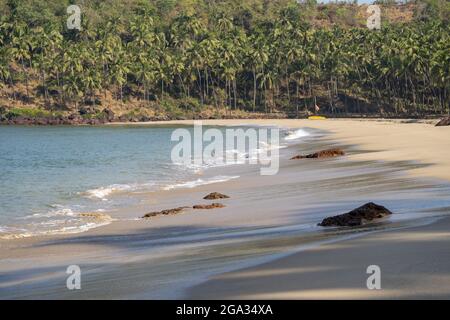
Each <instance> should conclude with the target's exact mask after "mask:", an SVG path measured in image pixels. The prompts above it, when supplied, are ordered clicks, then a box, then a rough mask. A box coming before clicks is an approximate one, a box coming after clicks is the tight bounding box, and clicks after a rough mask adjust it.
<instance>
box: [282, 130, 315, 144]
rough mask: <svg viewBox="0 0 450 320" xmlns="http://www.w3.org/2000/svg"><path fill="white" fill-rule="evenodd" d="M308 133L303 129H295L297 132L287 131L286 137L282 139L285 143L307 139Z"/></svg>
mask: <svg viewBox="0 0 450 320" xmlns="http://www.w3.org/2000/svg"><path fill="white" fill-rule="evenodd" d="M309 135H310V133H309V132H307V131H306V130H304V129H297V130H293V131H288V132H287V135H286V136H285V137H284V139H285V140H287V141H292V140H297V139H300V138H303V137H307V136H309Z"/></svg>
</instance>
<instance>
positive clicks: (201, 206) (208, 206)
mask: <svg viewBox="0 0 450 320" xmlns="http://www.w3.org/2000/svg"><path fill="white" fill-rule="evenodd" d="M223 207H225V205H223V204H221V203H212V204H197V205H195V206H193V207H192V208H194V209H215V208H223Z"/></svg>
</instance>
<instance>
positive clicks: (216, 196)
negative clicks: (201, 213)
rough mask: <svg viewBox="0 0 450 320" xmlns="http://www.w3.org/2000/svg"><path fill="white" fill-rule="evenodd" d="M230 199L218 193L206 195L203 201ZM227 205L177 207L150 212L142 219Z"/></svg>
mask: <svg viewBox="0 0 450 320" xmlns="http://www.w3.org/2000/svg"><path fill="white" fill-rule="evenodd" d="M227 198H229V196H227V195H225V194H222V193H218V192H212V193H210V194H208V195H206V196H205V197H203V199H206V200H215V199H227ZM224 207H225V205H224V204H222V203H217V202H214V203H211V204H196V205H194V206H192V207H177V208H173V209H166V210H161V211H154V212H149V213H146V214H145V215H144V216H142V218H144V219H146V218H153V217H157V216H168V215H175V214H179V213H182V212H183V211H184V210H185V209H191V208H192V209H203V210H204V209H217V208H224Z"/></svg>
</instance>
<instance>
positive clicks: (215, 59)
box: [0, 0, 450, 115]
mask: <svg viewBox="0 0 450 320" xmlns="http://www.w3.org/2000/svg"><path fill="white" fill-rule="evenodd" d="M260 2H261V3H264V1H262V0H261V1H260ZM20 3H21V2H20V1H17V0H15V1H13V0H10V1H7V3H6V4H7V6H8V10H9V13H8V15H2V16H1V18H0V83H1V84H0V86H1V88H2V91H3V96H5V95H7V96H8V99H12V100H13V101H17V100H24V101H27V99H30V97H36V96H37V97H39V98H40V99H43V100H44V101H45V105H46V106H48V107H49V108H50V107H51V108H62V109H64V108H65V109H71V108H78V107H80V106H82V105H83V104H85V103H86V102H87V101H90V102H92V103H94V104H95V103H96V101H101V99H102V97H103V96H106V95H108V94H109V95H112V97H113V99H114V100H115V101H117V102H118V103H127V101H129V100H130V99H132V98H133V99H138V100H139V101H141V102H142V103H143V104H144V105H145V104H146V103H149V106H150V105H151V104H150V102H152V101H156V102H158V103H164V102H165V101H171V102H173V101H195V102H196V103H197V104H198V105H200V106H204V105H207V106H215V107H217V108H220V107H226V108H228V109H230V110H235V109H243V110H247V111H258V112H276V111H284V112H294V111H298V110H299V109H300V110H314V107H315V106H316V105H319V106H320V108H321V112H325V113H331V114H339V113H341V114H342V113H349V112H360V113H367V112H374V113H379V112H387V113H391V114H394V115H404V114H409V115H423V114H439V113H447V112H449V105H450V72H449V68H450V27H449V24H448V21H445V20H442V19H415V20H413V21H410V22H408V23H401V24H386V23H384V24H383V27H382V29H381V30H369V29H367V28H364V27H349V26H341V25H332V26H330V27H324V28H319V27H316V26H313V25H312V24H311V23H310V22H309V21H308V20H307V19H305V18H304V17H305V12H307V11H305V10H306V9H307V7H308V6H310V5H311V4H310V3H303V4H298V3H297V2H296V1H286V2H285V3H284V2H283V5H280V6H279V7H277V9H276V11H274V12H273V14H272V15H271V16H270V17H266V18H265V19H250V18H249V17H247V16H245V15H244V16H243V18H242V19H236V17H233V15H232V14H230V13H227V12H226V11H224V10H216V11H214V10H211V9H208V10H209V11H205V12H206V13H205V12H202V11H201V10H197V12H193V13H192V12H191V13H188V12H177V14H176V15H174V16H172V17H171V18H170V19H168V20H165V19H164V16H163V15H162V13H161V11H158V10H155V9H154V8H148V7H147V6H139V5H138V6H137V7H136V9H134V10H133V11H132V12H131V13H129V14H128V15H127V16H126V17H125V19H124V17H121V16H120V15H119V16H109V17H107V18H105V19H104V20H102V21H97V22H96V23H95V24H94V23H92V22H91V21H90V19H89V16H87V15H86V14H82V17H81V22H82V24H81V30H68V29H67V27H66V24H65V22H66V21H65V19H66V18H67V15H65V14H64V12H63V13H61V14H60V17H59V18H58V19H48V20H45V21H40V22H39V23H36V22H33V23H30V21H29V20H27V17H24V16H23V15H24V14H23V10H22V11H21V10H19V8H20ZM41 4H42V3H41ZM209 5H210V6H211V4H209ZM212 6H214V5H212ZM80 7H81V8H83V7H82V5H80ZM205 10H206V9H205ZM250 15H251V12H250ZM19 84H20V85H21V86H24V88H25V93H24V94H21V95H19V94H17V92H16V90H14V88H15V87H17V86H18V85H19ZM8 88H9V89H12V90H7V89H8ZM5 92H7V93H5Z"/></svg>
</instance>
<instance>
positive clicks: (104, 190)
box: [81, 183, 155, 201]
mask: <svg viewBox="0 0 450 320" xmlns="http://www.w3.org/2000/svg"><path fill="white" fill-rule="evenodd" d="M154 185H155V184H154V183H134V184H112V185H109V186H106V187H99V188H96V189H90V190H87V191H85V192H82V193H81V194H83V195H85V196H87V197H88V198H91V199H100V200H104V201H106V200H108V199H107V198H106V197H107V196H109V195H110V194H112V193H114V192H127V191H128V192H131V191H137V190H141V189H146V188H149V187H152V186H154Z"/></svg>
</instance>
